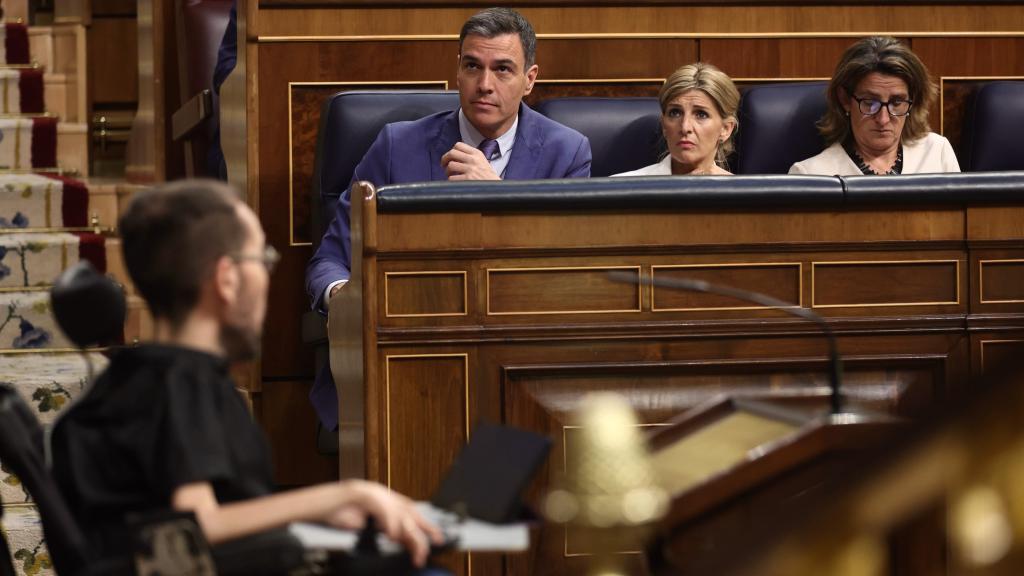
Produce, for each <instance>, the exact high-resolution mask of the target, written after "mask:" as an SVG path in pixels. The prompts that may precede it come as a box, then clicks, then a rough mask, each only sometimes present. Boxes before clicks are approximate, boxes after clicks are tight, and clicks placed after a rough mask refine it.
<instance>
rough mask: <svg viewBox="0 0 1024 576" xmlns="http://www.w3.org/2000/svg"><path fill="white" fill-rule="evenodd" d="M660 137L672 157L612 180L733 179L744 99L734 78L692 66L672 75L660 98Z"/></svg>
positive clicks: (699, 65) (702, 65)
mask: <svg viewBox="0 0 1024 576" xmlns="http://www.w3.org/2000/svg"><path fill="white" fill-rule="evenodd" d="M658 102H659V103H660V104H661V135H662V136H663V137H664V138H665V143H666V145H667V147H668V154H667V155H666V156H665V158H664V159H662V161H661V162H658V163H657V164H651V165H650V166H646V167H644V168H641V169H639V170H633V171H632V172H624V173H622V174H614V175H613V176H670V175H677V176H679V175H698V174H731V172H729V171H728V170H727V169H726V158H727V157H728V156H729V154H730V153H731V152H732V149H733V135H734V134H735V133H736V128H737V126H738V121H737V119H736V110H737V108H738V107H739V103H740V93H739V91H737V90H736V86H735V84H733V82H732V79H731V78H729V76H728V75H727V74H726V73H724V72H722V71H721V70H719V69H718V68H715V67H714V66H712V65H711V64H706V63H704V62H697V63H694V64H687V65H686V66H683V67H681V68H679V69H678V70H676V71H675V72H673V73H672V75H671V76H669V77H668V78H667V79H665V83H664V84H663V85H662V86H661V91H660V92H659V93H658Z"/></svg>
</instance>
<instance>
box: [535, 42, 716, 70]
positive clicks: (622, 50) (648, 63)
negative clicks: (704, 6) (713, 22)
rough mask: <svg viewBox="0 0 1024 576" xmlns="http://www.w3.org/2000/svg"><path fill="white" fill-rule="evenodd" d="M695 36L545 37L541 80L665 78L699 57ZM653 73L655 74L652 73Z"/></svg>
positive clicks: (539, 60) (539, 54)
mask: <svg viewBox="0 0 1024 576" xmlns="http://www.w3.org/2000/svg"><path fill="white" fill-rule="evenodd" d="M697 56H698V52H697V40H695V39H693V38H579V39H576V38H574V39H563V38H541V39H539V40H538V41H537V64H538V65H539V66H540V73H539V75H538V78H539V79H546V80H552V79H574V78H650V77H654V78H665V77H666V76H668V75H669V74H670V73H671V72H672V71H673V70H675V69H676V68H678V67H679V66H681V65H683V64H688V63H690V62H695V61H696V60H697ZM652 72H653V74H652Z"/></svg>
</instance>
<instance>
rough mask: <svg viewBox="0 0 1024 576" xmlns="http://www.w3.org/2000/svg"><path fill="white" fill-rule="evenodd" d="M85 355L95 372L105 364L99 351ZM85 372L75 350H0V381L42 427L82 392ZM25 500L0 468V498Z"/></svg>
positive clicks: (14, 479)
mask: <svg viewBox="0 0 1024 576" xmlns="http://www.w3.org/2000/svg"><path fill="white" fill-rule="evenodd" d="M88 357H89V359H90V360H91V361H92V363H93V369H94V370H95V373H96V374H98V373H100V372H101V371H102V370H103V369H104V368H105V367H106V366H107V362H108V361H107V358H106V357H105V356H103V354H100V353H98V352H89V353H88ZM87 374H88V364H87V363H86V360H85V358H84V357H83V356H82V355H81V354H79V353H77V352H52V353H43V352H32V353H24V354H17V353H10V352H8V353H0V382H6V383H8V384H11V385H12V386H14V389H15V390H17V391H18V394H19V395H20V396H21V397H22V398H23V399H24V400H25V402H26V403H28V405H29V407H30V408H31V409H32V410H33V411H34V412H35V414H36V418H38V419H39V421H40V422H41V423H42V424H43V425H44V426H49V425H51V424H53V422H54V421H55V420H56V419H57V416H58V415H59V414H60V412H61V411H62V410H64V409H65V408H67V407H68V406H69V405H70V403H71V401H72V400H74V399H76V398H78V397H79V396H80V395H81V394H82V392H83V391H84V390H85V388H86V385H87V383H88V382H87V378H88V376H87ZM27 499H28V495H27V494H25V491H24V490H23V489H22V486H21V484H20V483H19V482H18V481H17V480H16V478H12V475H11V474H10V473H9V472H6V471H0V500H3V502H4V503H12V502H25V501H26V500H27ZM5 516H6V509H5ZM5 520H6V518H5Z"/></svg>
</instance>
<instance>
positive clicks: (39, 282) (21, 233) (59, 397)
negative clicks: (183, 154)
mask: <svg viewBox="0 0 1024 576" xmlns="http://www.w3.org/2000/svg"><path fill="white" fill-rule="evenodd" d="M81 28H82V27H81V26H80V25H72V26H63V27H62V26H54V27H42V28H38V29H37V28H32V27H28V26H26V25H24V24H21V23H11V22H8V23H6V24H2V23H0V381H2V382H6V383H10V384H12V385H14V387H15V388H16V389H17V390H18V391H19V392H20V393H21V394H22V396H23V397H24V399H25V400H26V401H27V402H28V403H29V405H30V406H32V407H33V408H34V409H35V410H36V412H37V415H38V418H39V420H40V421H41V422H43V423H44V424H45V425H49V424H52V423H53V422H54V420H55V419H56V418H57V417H58V415H59V414H60V412H61V410H62V409H64V408H65V407H67V406H68V405H69V403H71V402H72V401H74V399H75V398H76V397H78V396H79V395H80V394H81V393H82V391H83V389H84V388H85V387H86V385H87V380H88V376H87V374H88V372H87V362H86V359H85V358H84V357H83V355H82V354H81V353H79V352H78V351H76V350H74V349H73V346H72V344H71V343H70V342H69V341H68V340H67V338H66V337H65V336H64V335H63V334H61V332H60V330H59V329H58V328H57V326H56V322H55V320H54V319H53V316H52V313H51V306H50V299H49V291H48V290H49V287H50V286H51V284H52V282H53V280H54V278H56V276H57V275H58V274H60V272H61V271H63V270H64V269H65V268H67V267H68V266H70V265H72V264H74V263H76V262H78V261H79V260H83V259H84V260H89V261H90V262H92V263H93V264H94V265H95V266H96V267H97V268H98V269H99V270H102V271H106V272H108V273H110V274H113V275H114V276H115V277H117V278H118V280H120V281H121V282H125V280H126V278H125V275H124V273H123V269H122V268H121V265H120V262H121V259H120V244H119V240H118V239H117V238H116V237H115V236H114V235H113V226H114V224H115V223H116V218H117V213H118V206H119V205H120V204H123V202H124V200H125V199H126V198H127V197H128V196H130V194H131V193H132V192H133V191H134V189H133V188H132V187H130V186H127V185H124V184H119V183H90V182H89V181H88V178H87V173H86V169H87V166H88V162H87V159H88V148H87V140H86V138H87V131H86V130H85V125H84V124H81V122H83V121H84V120H85V118H84V112H83V110H84V109H85V103H84V100H82V98H84V94H85V92H84V86H83V85H82V82H83V80H82V79H83V78H84V77H85V75H84V70H82V69H81V67H82V63H83V62H84V55H83V54H70V55H69V54H67V53H66V51H67V47H68V46H71V47H74V46H76V45H77V46H79V47H81V46H83V45H84V42H77V43H76V42H75V41H71V42H69V41H67V38H69V37H70V38H72V40H74V38H79V39H80V38H82V37H83V36H82V34H83V33H84V31H83V30H82V29H81ZM33 50H35V52H33ZM62 62H63V63H64V64H61V63H62ZM68 62H71V63H72V65H71V67H70V68H68V65H67V63H68ZM62 67H63V68H64V69H61V68H62ZM75 67H78V68H77V69H75V70H72V69H74V68H75ZM70 72H74V74H71V73H70ZM58 174H63V175H64V176H59V175H58ZM69 174H70V175H71V177H67V176H66V175H69ZM139 302H140V301H139V299H138V298H137V297H134V296H129V320H128V325H127V327H126V338H127V339H128V340H129V341H132V340H135V339H137V338H139V337H141V336H144V334H145V332H146V326H148V323H147V316H146V314H145V312H144V310H143V309H142V306H141V305H140V303H139ZM88 357H89V359H90V360H91V362H92V363H93V365H94V367H95V369H96V370H100V369H102V367H103V366H104V365H105V363H106V359H105V357H104V356H103V354H102V351H99V350H93V351H90V352H88ZM2 464H3V463H2V462H0V467H2ZM0 501H2V502H3V508H2V513H3V514H2V517H0V530H2V531H3V533H4V536H5V537H6V538H7V541H8V544H9V546H10V548H11V553H12V555H13V563H14V566H15V569H16V571H17V573H18V574H25V575H41V574H52V573H53V569H52V565H51V562H50V558H49V555H48V552H47V551H46V545H45V542H44V540H43V535H42V528H41V525H40V522H39V518H38V515H37V514H36V511H35V507H34V506H33V504H32V501H31V499H30V498H29V496H28V494H26V493H25V491H24V490H23V489H22V487H21V485H20V482H19V481H18V479H17V477H15V476H13V475H12V474H10V473H9V472H8V471H7V469H6V468H3V469H2V471H0Z"/></svg>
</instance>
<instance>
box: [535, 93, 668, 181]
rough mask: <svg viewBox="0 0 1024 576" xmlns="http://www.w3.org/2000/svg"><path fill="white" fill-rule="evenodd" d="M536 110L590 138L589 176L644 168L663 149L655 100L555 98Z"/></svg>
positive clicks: (656, 157)
mask: <svg viewBox="0 0 1024 576" xmlns="http://www.w3.org/2000/svg"><path fill="white" fill-rule="evenodd" d="M537 111H538V112H540V113H541V114H543V115H545V116H547V117H548V118H551V119H552V120H554V121H555V122H558V123H561V124H564V125H566V126H568V127H570V128H572V129H574V130H576V131H578V132H580V133H582V134H583V135H584V136H586V137H587V138H589V139H590V150H591V152H592V153H593V157H594V161H593V164H592V165H591V168H590V175H591V176H611V175H612V174H617V173H619V172H628V171H630V170H636V169H637V168H643V167H644V166H647V165H648V164H654V163H655V162H657V161H658V159H659V157H660V155H661V153H662V152H664V150H665V146H664V143H663V141H662V138H661V129H660V126H659V118H660V117H661V108H660V107H659V106H658V100H657V98H554V99H551V100H545V101H543V102H541V103H539V104H538V105H537Z"/></svg>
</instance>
